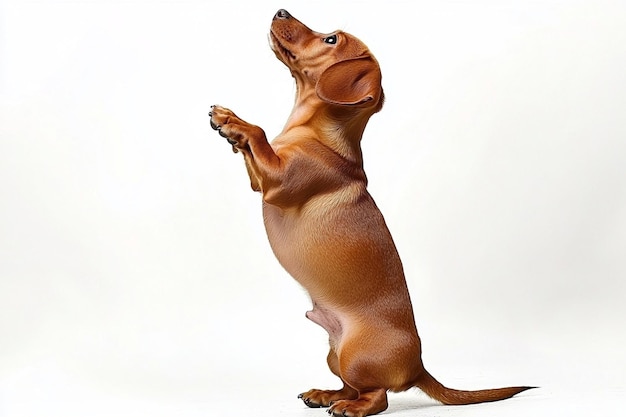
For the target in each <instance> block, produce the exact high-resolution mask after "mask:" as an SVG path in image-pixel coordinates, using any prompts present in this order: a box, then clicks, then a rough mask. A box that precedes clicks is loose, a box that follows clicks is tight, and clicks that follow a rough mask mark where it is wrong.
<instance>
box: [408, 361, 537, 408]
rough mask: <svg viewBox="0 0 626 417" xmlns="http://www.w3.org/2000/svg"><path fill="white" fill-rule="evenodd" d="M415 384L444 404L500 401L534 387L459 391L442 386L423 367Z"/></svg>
mask: <svg viewBox="0 0 626 417" xmlns="http://www.w3.org/2000/svg"><path fill="white" fill-rule="evenodd" d="M415 386H416V387H418V388H419V389H421V390H422V391H424V392H425V393H426V394H427V395H428V396H429V397H431V398H434V399H435V400H437V401H439V402H442V403H443V404H446V405H464V404H476V403H484V402H490V401H500V400H505V399H507V398H511V397H512V396H514V395H515V394H519V393H520V392H522V391H526V390H527V389H531V388H536V387H508V388H495V389H483V390H478V391H461V390H456V389H451V388H446V387H444V386H443V385H442V384H441V383H440V382H439V381H437V380H436V379H435V378H434V377H433V376H432V375H431V374H429V373H428V371H426V370H425V369H424V370H423V371H422V373H421V375H420V377H419V379H418V380H417V381H416V382H415Z"/></svg>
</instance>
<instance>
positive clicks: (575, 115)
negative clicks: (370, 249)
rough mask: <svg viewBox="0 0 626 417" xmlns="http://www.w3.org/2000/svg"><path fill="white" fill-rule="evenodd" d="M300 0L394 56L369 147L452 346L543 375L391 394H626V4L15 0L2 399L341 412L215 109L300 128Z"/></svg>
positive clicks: (3, 78)
mask: <svg viewBox="0 0 626 417" xmlns="http://www.w3.org/2000/svg"><path fill="white" fill-rule="evenodd" d="M280 7H284V8H286V9H288V10H289V11H290V12H291V13H292V14H293V15H294V16H296V17H297V18H299V19H300V20H302V21H304V22H305V23H306V24H307V25H309V26H310V27H312V28H313V29H315V30H318V31H321V32H330V31H333V30H335V29H338V28H341V29H345V30H347V31H349V32H351V33H353V34H355V35H357V36H358V37H360V38H361V39H362V40H363V41H365V43H367V44H368V45H369V46H370V49H371V50H372V51H373V52H374V54H375V55H376V56H377V58H378V60H379V61H380V63H381V66H382V70H383V84H384V88H385V93H386V96H387V103H386V105H385V108H384V109H383V111H382V112H381V113H380V114H377V115H375V116H374V117H373V118H372V120H371V122H370V124H369V126H368V128H367V129H366V132H365V137H364V140H363V148H364V155H365V164H366V171H367V173H368V176H369V179H370V191H371V193H372V194H373V196H374V197H375V198H376V200H377V202H378V204H379V206H380V208H381V210H382V211H383V213H384V214H385V216H386V219H387V222H388V225H389V227H390V229H391V231H392V233H393V235H394V237H395V240H396V243H397V246H398V248H399V251H400V254H401V256H402V258H403V262H404V266H405V270H406V274H407V280H408V283H409V286H410V289H411V293H412V297H413V303H414V308H415V313H416V317H417V322H418V328H419V330H420V334H421V337H422V340H423V348H424V361H425V364H426V367H427V368H428V369H429V370H430V371H431V372H432V373H433V374H434V375H435V376H436V377H438V378H439V379H440V380H441V381H442V382H443V383H445V384H447V385H450V386H453V387H456V388H466V389H472V388H486V387H496V386H504V385H537V386H540V387H541V388H540V389H537V390H533V391H529V392H527V393H524V394H522V395H520V396H519V397H517V398H515V399H512V400H507V401H505V402H501V403H493V404H482V405H475V406H466V407H444V406H439V405H435V404H434V403H433V402H431V401H430V400H428V399H427V398H426V397H425V396H424V395H423V394H421V393H419V392H415V391H412V392H409V393H405V394H402V395H393V396H392V397H391V400H390V402H391V405H390V408H389V411H388V413H391V412H395V413H394V414H393V415H397V416H414V415H428V416H430V415H450V416H457V415H458V416H461V415H462V416H478V415H480V416H496V415H497V416H501V415H520V416H522V415H523V416H528V415H546V416H547V415H570V416H572V415H588V414H594V415H598V414H600V415H601V413H602V412H612V411H613V412H615V411H618V410H623V408H624V407H625V406H626V388H625V387H626V377H625V374H626V354H625V353H624V351H625V347H626V336H625V330H624V328H625V324H624V319H625V318H626V308H625V307H624V305H625V304H626V296H625V292H626V290H625V285H624V279H625V278H626V260H625V259H626V257H625V256H624V255H625V253H624V252H625V248H626V26H625V25H624V22H625V21H626V5H625V3H624V2H620V1H614V2H610V1H603V0H600V1H598V0H586V1H584V0H581V1H576V0H563V1H556V0H544V1H522V0H491V1H489V0H482V1H479V0H473V1H471V0H468V1H411V2H406V3H405V2H393V1H386V2H381V1H364V2H356V1H354V2H340V1H337V0H332V1H320V2H316V1H307V2H295V1H289V0H282V1H280V2H274V1H249V2H243V1H240V2H237V1H231V2H229V1H220V2H218V1H196V2H194V1H173V0H172V1H147V0H146V1H139V0H137V1H128V2H126V1H121V0H119V1H110V2H106V1H98V0H93V1H78V0H74V1H70V0H67V1H48V2H45V1H30V0H4V1H2V2H0V139H1V141H0V193H1V194H0V195H1V198H2V204H0V416H11V417H13V416H46V417H48V416H49V417H53V416H63V417H72V416H77V417H78V416H80V417H83V416H90V417H97V416H111V415H116V416H128V417H139V416H150V417H158V416H166V415H167V416H170V415H175V416H244V415H255V416H265V415H267V416H269V415H280V414H284V415H290V416H322V415H325V414H323V411H321V410H309V409H307V408H306V407H304V405H303V404H302V403H301V402H300V401H299V400H297V399H296V395H297V394H298V393H299V392H302V391H304V390H307V389H309V388H312V387H318V388H322V387H334V386H337V382H336V381H335V378H334V377H332V376H331V375H330V373H329V372H328V370H327V369H326V365H325V355H326V335H325V334H324V332H323V331H322V330H321V329H320V328H318V327H317V326H315V325H314V324H313V323H310V322H309V321H307V320H306V319H305V318H304V311H305V310H307V309H308V308H310V305H309V302H308V299H307V297H306V295H305V294H304V293H303V291H302V290H301V289H300V288H299V287H298V286H297V285H296V283H295V282H293V280H292V279H291V278H290V277H289V276H288V275H287V274H286V273H285V272H284V271H283V270H282V269H281V268H280V267H279V265H278V263H277V262H276V260H275V259H274V257H273V255H272V253H271V251H270V249H269V246H268V244H267V240H266V237H265V233H264V230H263V227H262V221H261V213H260V197H259V195H257V194H255V193H253V192H252V191H251V190H250V189H249V185H248V179H247V175H246V173H245V169H244V166H243V162H242V160H241V159H242V158H241V156H240V155H234V154H233V153H232V152H231V150H230V147H229V146H228V145H227V144H226V142H225V141H224V140H223V139H222V138H221V137H219V136H218V135H217V134H216V133H215V132H213V131H212V130H211V129H210V127H209V123H208V121H209V120H208V117H207V112H208V110H209V105H210V104H214V103H220V104H222V105H225V106H228V107H231V108H232V109H233V110H235V112H237V113H238V114H239V115H240V116H241V117H243V118H244V119H246V120H248V121H250V122H251V123H255V124H258V125H260V126H262V127H263V128H264V129H265V130H266V132H267V134H268V136H269V137H273V136H274V135H276V134H277V133H278V132H279V131H280V130H281V128H282V125H283V123H284V121H285V120H286V117H287V115H288V114H289V111H290V106H291V104H292V102H293V93H294V83H293V81H292V79H291V77H290V75H289V72H288V70H287V69H286V68H285V67H284V66H283V65H282V64H281V63H280V62H279V61H277V60H276V59H275V57H274V56H273V54H272V52H271V51H270V49H269V47H268V41H267V33H268V30H269V25H270V22H271V18H272V16H273V14H274V13H275V12H276V10H277V9H278V8H280ZM416 408H417V409H416ZM613 414H614V413H613Z"/></svg>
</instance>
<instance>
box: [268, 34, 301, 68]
mask: <svg viewBox="0 0 626 417" xmlns="http://www.w3.org/2000/svg"><path fill="white" fill-rule="evenodd" d="M270 47H271V48H272V51H274V52H275V53H277V54H279V55H280V56H282V57H283V58H285V59H289V60H292V61H293V60H295V59H296V56H295V55H294V54H293V52H291V51H290V50H289V49H287V48H286V47H285V46H284V45H283V44H282V43H281V42H280V39H278V37H277V36H276V35H274V32H272V31H270Z"/></svg>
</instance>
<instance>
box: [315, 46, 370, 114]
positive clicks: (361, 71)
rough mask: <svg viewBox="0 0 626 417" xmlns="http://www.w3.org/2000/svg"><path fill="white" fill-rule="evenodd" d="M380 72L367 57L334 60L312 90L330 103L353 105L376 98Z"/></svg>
mask: <svg viewBox="0 0 626 417" xmlns="http://www.w3.org/2000/svg"><path fill="white" fill-rule="evenodd" d="M381 78H382V76H381V73H380V68H379V67H378V64H377V63H376V61H374V60H373V59H372V58H370V57H363V58H354V59H349V60H346V61H341V62H337V63H335V64H333V65H331V66H330V67H328V68H327V69H326V71H324V72H323V73H322V75H321V77H320V79H319V80H318V81H317V85H316V86H315V91H316V93H317V95H318V97H319V98H321V99H322V100H324V101H326V102H328V103H331V104H343V105H357V104H364V103H367V102H370V101H372V100H380V96H381V94H382V87H381V84H380V82H381Z"/></svg>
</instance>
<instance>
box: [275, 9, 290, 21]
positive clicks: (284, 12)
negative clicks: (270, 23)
mask: <svg viewBox="0 0 626 417" xmlns="http://www.w3.org/2000/svg"><path fill="white" fill-rule="evenodd" d="M290 17H291V15H290V14H289V12H288V11H287V10H285V9H280V10H279V11H277V12H276V14H275V15H274V19H289V18H290Z"/></svg>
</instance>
